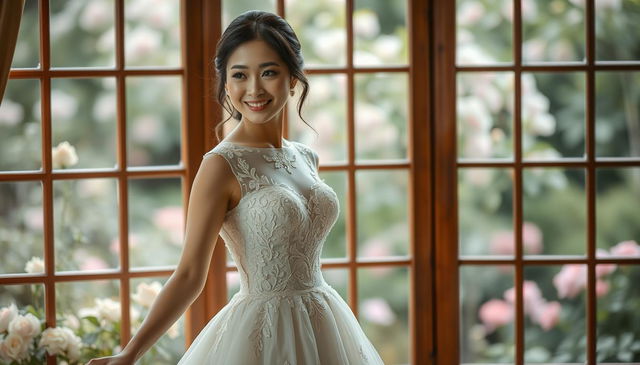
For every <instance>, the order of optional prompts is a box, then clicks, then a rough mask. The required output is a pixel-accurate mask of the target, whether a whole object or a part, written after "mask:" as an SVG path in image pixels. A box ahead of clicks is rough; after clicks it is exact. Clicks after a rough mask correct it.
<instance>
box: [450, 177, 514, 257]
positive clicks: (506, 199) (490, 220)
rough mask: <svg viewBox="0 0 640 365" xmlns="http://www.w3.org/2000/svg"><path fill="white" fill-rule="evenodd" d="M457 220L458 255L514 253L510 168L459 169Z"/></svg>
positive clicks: (509, 254)
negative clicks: (458, 231)
mask: <svg viewBox="0 0 640 365" xmlns="http://www.w3.org/2000/svg"><path fill="white" fill-rule="evenodd" d="M458 220H459V221H458V229H459V230H460V233H459V235H458V236H459V240H460V250H459V252H460V254H461V255H487V254H490V255H507V256H513V255H514V254H515V233H514V232H513V171H512V170H511V169H488V168H469V169H460V170H459V172H458Z"/></svg>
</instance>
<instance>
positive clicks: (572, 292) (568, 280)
mask: <svg viewBox="0 0 640 365" xmlns="http://www.w3.org/2000/svg"><path fill="white" fill-rule="evenodd" d="M586 281H587V275H586V268H585V266H584V265H582V264H567V265H564V266H562V270H560V272H559V273H557V274H556V276H554V278H553V285H554V286H555V287H556V290H558V297H560V298H573V297H575V296H576V295H578V294H579V293H580V291H581V290H582V289H583V288H584V287H585V285H586Z"/></svg>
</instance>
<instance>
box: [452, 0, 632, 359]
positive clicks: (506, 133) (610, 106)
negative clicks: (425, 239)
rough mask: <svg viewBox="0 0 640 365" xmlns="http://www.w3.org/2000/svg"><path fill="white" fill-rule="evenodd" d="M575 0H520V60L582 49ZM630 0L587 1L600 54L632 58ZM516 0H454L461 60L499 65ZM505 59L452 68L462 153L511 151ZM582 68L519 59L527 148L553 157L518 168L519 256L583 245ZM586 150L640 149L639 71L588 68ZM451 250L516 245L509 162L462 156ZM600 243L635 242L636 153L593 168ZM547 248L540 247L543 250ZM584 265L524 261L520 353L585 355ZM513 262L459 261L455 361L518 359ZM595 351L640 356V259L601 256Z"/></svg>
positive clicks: (505, 157)
mask: <svg viewBox="0 0 640 365" xmlns="http://www.w3.org/2000/svg"><path fill="white" fill-rule="evenodd" d="M585 6H586V5H585V1H583V0H567V1H560V0H536V1H530V0H523V1H522V2H521V10H522V38H523V39H522V41H523V42H522V63H523V64H524V65H545V64H548V63H550V62H555V63H563V64H574V65H577V64H582V63H584V62H585V61H586V50H585V49H586V40H585V39H586V34H585V24H586V21H587V20H586V13H585ZM639 16H640V2H639V1H622V0H620V1H618V0H611V1H604V0H596V1H595V31H596V34H595V38H596V39H595V42H596V43H595V58H596V61H598V62H600V61H631V60H635V61H637V60H639V59H640V46H639V44H640V43H639V41H640V38H639V37H638V34H640V24H638V22H637V21H635V19H637V18H638V17H639ZM513 17H514V15H513V1H507V0H502V1H483V0H480V1H476V0H458V1H457V19H456V21H457V24H456V31H457V32H456V39H457V45H456V47H457V48H456V62H457V64H458V65H460V66H480V65H494V64H501V65H507V64H511V63H512V62H514V59H513V47H514V41H513V32H512V28H513ZM514 77H515V75H514V73H513V72H512V71H504V72H502V71H500V72H494V71H491V72H483V71H477V72H475V71H474V72H471V71H468V72H465V71H460V72H458V77H457V95H458V98H457V133H458V145H457V147H458V160H459V161H460V162H472V161H479V160H482V161H494V162H509V161H513V160H514V159H515V145H514V138H515V136H514V133H515V129H514V89H515V79H514ZM586 77H587V74H586V72H584V71H545V72H542V71H540V72H530V71H524V72H523V73H522V75H521V90H520V91H521V93H522V100H521V115H520V117H521V123H522V124H521V136H520V137H521V146H522V150H521V153H522V160H523V161H524V162H533V161H542V162H547V163H549V165H550V166H549V167H525V168H524V169H523V171H522V220H523V226H522V244H523V253H524V255H525V257H527V256H528V257H531V258H533V257H534V256H537V257H538V258H539V257H541V256H540V255H578V256H586V254H587V231H588V222H587V206H588V196H587V191H586V178H587V177H586V174H587V170H586V168H585V167H580V166H576V167H564V166H563V167H558V166H555V167H554V166H553V162H559V161H584V159H585V158H586V156H587V150H586V148H587V147H586V146H587V143H586V109H587V105H586V100H587V96H586ZM594 107H595V146H594V147H595V157H596V159H599V160H604V159H609V160H611V159H624V158H638V157H640V113H639V112H640V73H639V72H637V71H633V72H632V71H597V72H596V74H595V105H594ZM458 171H459V173H458V179H459V185H458V199H459V205H458V218H459V252H460V255H463V256H465V255H470V256H476V257H478V256H480V257H486V258H489V255H491V256H498V257H500V256H502V257H506V258H513V257H514V254H515V244H514V243H515V234H514V224H515V220H514V213H515V212H514V211H513V204H514V201H513V197H514V173H515V170H514V169H513V168H512V167H509V165H507V166H505V167H463V168H459V169H458ZM595 180H596V193H595V197H594V199H595V209H596V222H595V232H596V247H597V252H596V256H597V257H600V258H603V257H608V256H618V257H637V256H640V246H638V242H640V210H639V208H638V207H639V206H640V167H638V166H637V164H636V165H635V166H628V167H622V166H621V167H606V168H604V167H603V168H598V169H597V171H596V179H595ZM542 257H544V256H542ZM586 269H587V268H586V265H577V264H574V265H571V264H567V265H544V266H543V265H539V266H526V267H525V269H524V280H525V282H524V287H523V292H524V294H523V295H524V310H525V324H524V331H525V333H524V344H525V359H524V360H525V362H527V363H567V362H580V363H582V362H584V361H586V353H587V348H586V346H587V342H586V336H587V327H586V324H587V323H586V318H587V317H586V316H587V313H586V280H587V270H586ZM514 275H515V271H514V267H511V266H506V265H505V266H489V265H467V266H462V267H461V269H460V288H459V290H460V303H461V308H460V318H461V327H460V344H461V355H462V356H461V360H462V362H464V363H513V362H514V361H515V357H514V356H515V348H514V346H515V332H514V331H515V324H514V315H515V313H514V305H515V302H514V299H515V297H514V289H513V287H514V280H515V276H514ZM596 276H597V282H596V294H597V308H596V320H597V324H596V326H597V360H598V361H603V362H632V361H640V317H639V316H638V315H637V309H636V308H638V306H639V305H640V285H638V283H640V270H639V269H638V268H637V266H636V265H614V264H609V265H607V264H601V265H597V266H596Z"/></svg>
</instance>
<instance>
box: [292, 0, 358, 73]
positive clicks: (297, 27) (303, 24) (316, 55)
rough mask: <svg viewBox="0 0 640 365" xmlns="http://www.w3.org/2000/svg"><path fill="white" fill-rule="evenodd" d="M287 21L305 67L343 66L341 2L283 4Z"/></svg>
mask: <svg viewBox="0 0 640 365" xmlns="http://www.w3.org/2000/svg"><path fill="white" fill-rule="evenodd" d="M285 4H286V9H287V10H286V16H287V21H288V22H289V24H291V27H292V28H293V30H294V31H295V32H296V35H297V36H298V39H299V40H300V44H301V46H302V55H303V57H304V63H305V66H306V67H318V66H344V65H345V64H346V63H347V60H346V53H347V29H346V15H345V13H346V9H347V6H346V4H345V0H316V1H305V0H286V2H285Z"/></svg>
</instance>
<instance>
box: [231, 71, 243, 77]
mask: <svg viewBox="0 0 640 365" xmlns="http://www.w3.org/2000/svg"><path fill="white" fill-rule="evenodd" d="M231 77H233V78H234V79H241V78H242V77H244V75H243V74H242V72H236V73H234V74H233V75H231Z"/></svg>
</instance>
